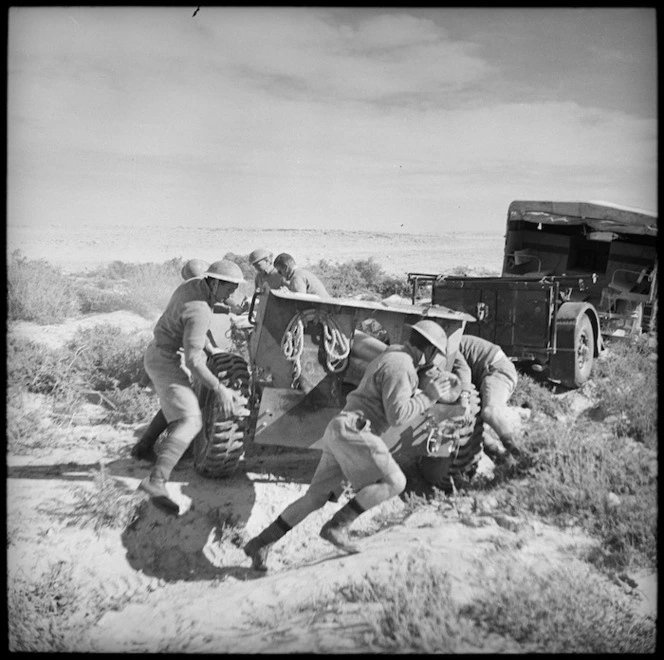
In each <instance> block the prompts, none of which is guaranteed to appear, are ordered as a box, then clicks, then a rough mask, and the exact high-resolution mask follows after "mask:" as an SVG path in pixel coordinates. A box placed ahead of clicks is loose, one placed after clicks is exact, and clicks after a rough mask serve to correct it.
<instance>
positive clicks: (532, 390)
mask: <svg viewBox="0 0 664 660" xmlns="http://www.w3.org/2000/svg"><path fill="white" fill-rule="evenodd" d="M510 405H512V406H520V407H522V408H530V409H531V410H532V412H533V413H536V412H540V413H543V414H545V415H548V416H549V417H554V418H557V417H560V416H561V415H562V414H564V413H565V411H566V406H565V404H563V403H561V401H560V400H559V399H556V397H554V396H553V394H552V393H551V390H550V388H549V387H548V386H547V385H543V384H541V383H538V382H537V381H535V379H534V378H533V377H532V376H529V375H528V374H524V373H519V374H518V379H517V384H516V388H515V389H514V392H513V393H512V396H511V397H510Z"/></svg>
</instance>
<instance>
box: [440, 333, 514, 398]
mask: <svg viewBox="0 0 664 660" xmlns="http://www.w3.org/2000/svg"><path fill="white" fill-rule="evenodd" d="M499 353H500V354H502V353H503V351H502V349H501V348H500V346H498V345H497V344H494V343H492V342H490V341H488V340H486V339H482V338H481V337H475V336H473V335H463V336H462V337H461V342H460V343H459V355H458V356H457V358H456V359H455V362H454V366H453V367H452V372H453V373H455V374H456V375H457V376H459V379H460V380H461V386H462V389H468V385H470V382H472V383H473V384H474V385H475V387H477V388H478V389H479V388H480V386H481V385H482V380H484V377H485V376H486V374H487V373H488V368H489V366H491V365H492V364H493V362H494V360H496V359H497V358H498V357H499Z"/></svg>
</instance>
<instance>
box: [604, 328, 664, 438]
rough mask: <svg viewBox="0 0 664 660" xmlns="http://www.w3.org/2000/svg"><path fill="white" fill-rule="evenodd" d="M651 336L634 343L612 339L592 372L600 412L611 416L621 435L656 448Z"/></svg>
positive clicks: (655, 403)
mask: <svg viewBox="0 0 664 660" xmlns="http://www.w3.org/2000/svg"><path fill="white" fill-rule="evenodd" d="M651 354H653V351H652V349H651V347H650V346H649V344H648V337H647V336H645V335H644V336H643V337H642V338H640V339H638V340H637V341H635V342H633V343H628V342H619V341H618V342H613V343H611V344H610V345H609V348H608V354H607V355H605V356H604V357H603V359H601V360H598V361H597V363H596V364H595V368H594V371H593V380H594V384H595V396H596V398H597V400H598V401H599V407H600V410H601V412H602V413H603V414H604V415H605V416H609V417H611V418H612V422H611V426H612V428H613V430H614V432H615V433H616V434H617V435H618V436H619V437H626V436H631V437H633V438H634V439H635V440H637V441H639V442H643V443H645V444H646V446H648V447H650V448H651V449H656V448H657V438H656V435H657V412H658V399H657V388H658V380H657V362H656V361H654V360H653V359H651V357H650V356H651Z"/></svg>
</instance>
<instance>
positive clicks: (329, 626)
mask: <svg viewBox="0 0 664 660" xmlns="http://www.w3.org/2000/svg"><path fill="white" fill-rule="evenodd" d="M245 238H246V237H245ZM249 238H251V245H252V246H254V245H255V244H256V243H258V244H265V243H266V242H269V241H266V240H260V241H258V240H254V239H257V238H258V237H256V236H251V237H249ZM32 247H33V248H35V249H36V248H37V247H38V245H37V244H33V246H32ZM243 251H245V252H246V251H247V249H244V250H243ZM467 251H468V252H470V251H472V250H471V247H468V248H467ZM147 253H148V252H147V251H146V254H147ZM110 254H111V251H109V252H108V255H109V256H110ZM183 254H184V253H183ZM420 254H421V248H420ZM150 255H151V256H150V257H147V256H146V257H145V258H144V259H140V261H151V260H153V253H150ZM79 256H81V259H82V261H81V263H82V262H83V256H84V255H83V254H82V253H81V254H80V255H79ZM87 256H90V255H89V254H88V255H87ZM170 256H178V254H177V253H176V254H172V255H170ZM196 256H201V257H203V258H205V257H206V256H208V255H207V254H205V253H204V251H198V253H197V255H196ZM164 258H170V257H169V256H165V257H164ZM208 258H209V257H208ZM125 260H126V261H135V260H136V259H135V257H132V256H126V257H125ZM99 322H106V323H111V324H113V325H119V326H120V327H122V328H124V329H126V330H128V331H131V332H132V333H136V332H150V330H151V327H152V322H151V321H146V320H145V319H142V318H140V317H138V316H136V315H134V314H131V313H129V312H114V313H113V314H107V315H96V316H94V317H87V318H83V319H78V320H72V321H69V322H67V323H64V324H61V325H58V326H52V327H49V328H46V330H45V329H44V328H43V327H38V326H35V325H34V324H30V323H19V324H14V325H12V326H11V327H10V328H9V332H10V333H17V334H20V335H21V336H25V337H29V338H33V339H36V340H40V341H46V342H49V343H50V345H51V346H58V345H62V342H64V341H66V340H67V339H68V338H69V337H71V336H73V334H74V332H75V330H76V328H77V327H80V326H83V325H86V324H88V325H90V324H95V323H99ZM34 405H35V406H36V407H37V408H39V405H40V403H39V401H36V402H35V403H34ZM585 407H587V405H584V403H583V402H582V401H581V402H579V403H578V405H577V406H576V410H577V412H578V413H579V414H581V413H582V412H583V409H584V408H585ZM155 409H156V400H155ZM98 412H99V410H98V409H96V407H95V406H94V405H90V406H88V407H87V408H86V409H85V410H84V411H83V418H82V419H79V421H78V424H77V425H75V426H74V427H73V429H72V431H73V432H72V434H71V441H70V443H69V444H68V445H67V446H62V447H59V448H58V449H57V450H54V449H43V450H39V451H38V452H37V451H36V452H34V455H30V456H25V455H21V456H15V455H12V454H9V455H8V456H7V528H8V547H7V560H8V566H7V571H8V580H9V583H10V584H11V583H12V581H13V580H17V579H18V578H19V577H21V578H25V577H26V576H29V577H31V578H33V579H35V580H37V582H38V581H39V576H40V575H42V574H44V572H46V571H47V570H48V569H49V568H52V567H53V566H54V565H57V564H58V562H61V563H62V565H63V566H68V567H69V568H71V570H72V575H71V585H72V587H73V588H75V590H76V593H77V602H79V603H80V611H79V613H78V614H77V617H78V618H77V619H76V620H72V621H70V622H69V626H68V628H67V630H68V631H71V632H68V637H67V639H66V646H67V648H66V649H60V650H67V651H71V652H187V653H203V652H205V653H213V652H214V653H220V652H260V653H284V652H319V653H337V652H339V653H352V652H371V651H376V650H380V649H376V648H375V647H374V646H373V645H372V641H371V640H372V633H371V627H370V625H369V623H368V622H367V620H366V618H365V616H364V614H365V613H363V612H358V611H357V608H355V609H354V606H352V605H349V604H346V605H341V604H339V602H338V599H337V598H336V593H337V589H338V586H339V585H341V584H344V583H347V582H349V581H353V580H359V579H361V578H362V576H363V575H364V574H366V573H372V572H373V571H387V570H390V569H394V568H395V567H399V566H403V565H405V563H406V561H407V559H408V558H409V557H412V556H420V557H422V556H424V557H426V558H427V560H428V561H429V562H430V563H431V564H432V565H435V566H440V567H441V568H443V569H444V570H446V571H448V573H449V575H450V577H451V580H452V582H451V583H452V591H451V595H452V597H453V598H454V599H455V601H456V602H458V603H464V602H467V601H468V599H470V598H472V597H473V595H475V594H477V593H479V592H481V590H482V589H483V587H484V585H483V583H482V579H481V571H479V570H478V566H483V567H490V566H491V565H492V562H493V561H494V559H495V557H496V554H497V549H499V548H503V549H504V548H509V552H511V553H512V556H513V559H514V563H515V565H523V566H536V567H541V568H542V569H544V568H547V567H551V566H554V565H560V566H565V567H569V568H570V569H571V568H572V567H576V566H580V565H581V563H582V559H581V556H582V554H583V552H584V550H586V549H587V548H588V547H590V546H591V545H592V544H593V543H594V541H593V540H592V539H590V538H588V537H587V536H585V535H584V534H582V533H581V532H580V531H579V530H576V529H574V528H569V529H565V530H561V529H557V528H552V527H549V526H548V525H545V524H543V523H542V522H540V521H538V520H535V519H530V518H529V519H526V518H509V517H507V516H505V515H503V514H502V513H501V512H500V511H499V510H496V506H495V502H492V500H491V497H490V496H487V497H485V498H481V497H479V496H476V497H458V498H456V499H453V498H450V499H449V501H448V502H447V503H446V504H444V505H443V504H441V505H440V506H437V507H429V508H424V509H421V510H418V511H417V512H416V513H414V514H412V515H410V516H409V517H406V519H405V520H403V521H401V522H398V523H394V524H390V525H385V524H384V521H385V519H386V518H389V516H390V515H391V514H397V513H398V512H399V511H400V510H401V509H402V508H403V507H404V503H403V502H402V501H401V500H400V499H398V498H397V499H395V500H392V501H390V502H388V503H386V504H384V505H383V506H382V507H379V508H377V509H375V510H372V511H371V512H369V513H367V514H365V515H364V516H362V517H361V518H360V519H359V520H358V521H357V522H356V524H355V526H354V527H353V530H354V532H353V533H354V536H355V537H356V539H357V540H358V542H359V544H360V545H361V547H362V552H361V553H360V554H358V555H353V556H341V555H339V554H338V553H337V552H335V551H334V549H333V548H332V547H331V546H329V545H328V544H327V543H325V542H324V541H323V540H321V539H320V538H319V537H318V530H319V529H320V526H321V525H322V524H323V522H325V520H327V519H328V518H329V517H330V516H331V515H332V514H333V513H334V511H336V510H337V509H338V508H339V507H340V506H341V504H332V503H329V504H327V505H326V507H325V508H324V509H323V510H321V511H319V512H317V513H315V514H313V515H312V516H310V517H309V518H308V519H307V520H305V521H304V522H303V523H302V524H301V525H300V526H298V527H297V528H295V530H293V531H292V532H291V533H290V534H288V535H287V536H286V537H285V538H284V539H282V540H281V541H280V542H279V543H278V544H277V545H276V546H275V548H274V551H273V553H272V555H271V557H270V560H269V564H270V571H269V573H268V574H267V575H261V574H257V573H256V572H254V571H253V570H252V569H251V567H250V562H249V559H248V558H247V557H245V556H244V554H243V553H242V551H241V549H240V546H241V540H242V539H237V538H230V539H229V537H228V529H229V528H228V525H229V521H232V524H233V526H234V528H235V529H239V530H241V534H242V535H244V538H245V539H247V538H249V537H250V536H252V535H253V534H255V533H257V532H258V531H259V530H260V529H262V528H263V526H264V525H266V524H267V523H269V522H271V521H272V520H273V519H274V518H275V517H276V516H277V515H278V514H279V513H280V512H281V510H282V509H283V508H284V507H285V506H286V505H287V504H289V503H290V502H292V501H293V500H295V499H296V498H297V497H298V496H299V495H300V494H301V493H303V492H304V490H305V489H306V487H307V485H308V483H309V480H310V478H311V476H312V474H313V471H314V469H315V467H316V462H317V458H318V454H317V452H315V451H310V452H307V453H303V452H282V453H275V452H271V453H267V452H264V451H258V450H256V449H255V450H254V451H253V452H251V451H250V452H248V454H247V457H246V459H245V461H244V463H243V464H242V466H241V469H240V470H239V471H238V473H237V474H236V475H235V476H234V477H232V478H229V479H226V480H223V481H215V480H209V479H205V478H203V477H201V476H200V475H198V474H197V473H196V472H195V470H194V468H193V464H192V462H191V460H183V461H182V462H181V463H180V464H179V465H178V467H177V468H176V470H175V472H174V474H173V481H172V484H171V487H172V489H173V491H174V492H175V493H177V495H178V497H179V498H180V499H181V502H182V503H183V507H182V508H183V513H182V514H181V515H180V516H179V517H178V518H169V517H167V516H165V515H164V514H163V513H161V512H160V511H158V510H156V509H155V508H153V507H152V506H150V505H148V504H147V503H146V505H145V506H144V507H143V509H142V514H141V516H140V518H139V520H137V521H136V522H135V523H134V524H133V525H131V526H130V527H129V528H127V529H115V530H113V529H108V528H103V529H101V530H100V531H99V532H95V531H94V530H93V529H90V528H81V527H80V526H77V525H70V524H68V520H70V519H71V518H70V513H71V509H72V506H73V503H74V501H75V500H76V497H77V494H78V495H80V493H81V492H93V491H94V488H95V487H94V483H93V478H94V476H95V475H96V474H97V473H98V471H99V469H100V466H101V465H102V464H103V465H104V466H105V469H106V470H107V471H108V473H109V474H110V475H111V477H112V478H113V479H114V480H115V482H116V483H117V484H118V486H119V487H121V488H122V489H124V490H125V491H126V493H128V494H134V495H135V497H137V498H143V499H144V496H143V495H141V494H140V493H136V487H137V486H138V483H139V482H140V480H141V479H142V478H143V477H144V476H145V475H146V474H148V471H149V465H147V464H146V463H141V462H137V461H135V460H133V459H131V457H130V455H129V451H130V448H131V446H132V445H133V444H134V442H135V441H136V438H137V436H138V435H140V432H141V430H142V427H141V426H140V425H136V426H132V427H128V426H122V427H118V428H113V427H110V426H106V425H103V424H99V423H96V422H95V417H96V416H97V413H98ZM515 422H518V423H520V424H526V423H527V420H526V419H525V418H524V417H523V416H521V415H518V414H516V412H515ZM483 461H484V463H483V465H484V467H485V469H486V470H488V471H489V472H490V470H491V462H490V461H489V460H488V459H483ZM411 477H412V475H411V474H410V473H409V479H410V478H411ZM412 478H413V479H415V477H412ZM411 487H413V482H412V481H411V482H410V485H409V488H411ZM478 498H479V499H478ZM630 579H631V580H633V582H632V583H631V586H630V584H628V583H626V582H623V581H617V582H616V583H613V582H610V581H608V580H607V589H610V590H613V592H614V593H615V597H616V598H628V599H629V600H630V602H631V603H632V604H633V606H634V607H635V608H637V609H638V610H639V612H641V613H642V614H644V615H645V616H652V617H656V613H657V595H656V593H657V592H656V576H655V575H647V574H643V575H632V576H630ZM634 585H635V586H634ZM326 599H330V602H332V603H334V602H335V601H337V605H338V606H335V607H328V608H319V611H318V613H317V614H316V615H315V616H312V615H311V609H310V608H308V606H309V605H311V604H316V603H321V602H323V601H326ZM300 606H302V607H300ZM307 612H308V613H307ZM284 613H286V614H285V615H284ZM285 621H286V622H287V623H286V624H285V623H284V622H285ZM35 634H36V635H37V634H38V633H37V632H35ZM458 651H459V652H484V653H486V652H503V653H505V652H513V651H516V652H523V651H527V649H524V648H519V647H518V646H517V645H516V644H515V643H514V642H513V641H510V640H506V639H503V638H496V637H486V638H482V639H476V640H474V641H472V642H471V641H468V642H467V644H466V646H465V647H464V648H461V649H458Z"/></svg>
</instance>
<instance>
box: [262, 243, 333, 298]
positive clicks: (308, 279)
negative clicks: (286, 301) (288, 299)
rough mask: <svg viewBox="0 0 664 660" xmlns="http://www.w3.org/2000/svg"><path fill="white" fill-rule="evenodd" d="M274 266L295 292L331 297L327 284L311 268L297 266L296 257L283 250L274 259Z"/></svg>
mask: <svg viewBox="0 0 664 660" xmlns="http://www.w3.org/2000/svg"><path fill="white" fill-rule="evenodd" d="M274 267H275V268H276V269H277V270H278V271H279V274H280V275H281V276H282V277H283V278H284V280H285V282H286V286H287V287H288V288H289V289H290V290H291V291H294V292H295V293H311V294H313V295H315V296H320V297H321V298H329V297H330V294H329V293H328V292H327V289H326V288H325V285H324V284H323V283H322V282H321V281H320V279H318V277H316V276H315V275H314V274H313V273H312V272H311V271H310V270H306V269H305V268H297V266H296V265H295V259H293V257H291V255H290V254H286V253H285V252H282V253H281V254H280V255H278V256H277V258H276V259H275V260H274Z"/></svg>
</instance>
